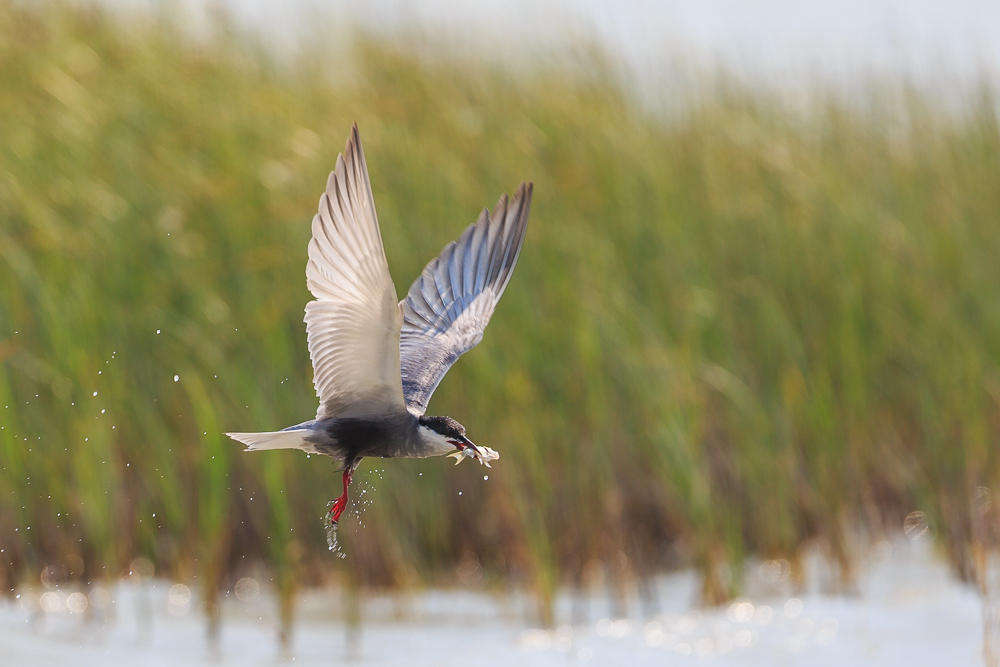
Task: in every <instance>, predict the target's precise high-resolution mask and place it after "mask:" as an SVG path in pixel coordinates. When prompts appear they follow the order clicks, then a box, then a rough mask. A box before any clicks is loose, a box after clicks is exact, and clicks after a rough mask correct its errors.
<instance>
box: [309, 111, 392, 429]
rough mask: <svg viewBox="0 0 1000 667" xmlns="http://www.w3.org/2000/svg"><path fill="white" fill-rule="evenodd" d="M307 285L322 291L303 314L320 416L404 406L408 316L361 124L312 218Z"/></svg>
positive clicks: (338, 161)
mask: <svg viewBox="0 0 1000 667" xmlns="http://www.w3.org/2000/svg"><path fill="white" fill-rule="evenodd" d="M306 283H307V285H308V287H309V291H310V292H311V293H312V294H313V296H315V297H316V300H315V301H310V302H309V303H308V304H306V315H305V323H306V334H307V337H308V341H309V356H310V358H311V359H312V363H313V384H314V385H315V387H316V395H317V396H318V397H319V401H320V406H319V410H318V411H317V413H316V418H317V419H326V418H330V417H338V416H357V415H360V414H367V413H373V414H375V413H381V412H386V411H391V410H393V409H399V410H402V409H403V407H404V400H403V394H402V383H401V379H400V371H399V331H400V327H401V326H402V314H401V312H400V309H399V307H398V305H397V303H396V288H395V287H394V286H393V284H392V277H391V276H390V275H389V265H388V263H387V262H386V260H385V251H384V249H383V247H382V236H381V233H380V231H379V226H378V217H377V215H376V214H375V200H374V198H373V196H372V191H371V182H370V181H369V179H368V167H367V165H366V164H365V155H364V150H363V149H362V146H361V137H360V135H359V134H358V127H357V125H355V126H354V127H353V128H352V130H351V137H350V139H348V141H347V147H346V148H345V149H344V153H343V154H341V155H339V156H338V157H337V165H336V168H335V169H334V171H333V172H331V173H330V177H329V179H328V180H327V183H326V192H324V193H323V196H322V197H320V200H319V212H318V213H317V214H316V216H315V217H314V218H313V222H312V239H311V240H310V241H309V262H308V264H307V265H306Z"/></svg>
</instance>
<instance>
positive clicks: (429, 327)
mask: <svg viewBox="0 0 1000 667" xmlns="http://www.w3.org/2000/svg"><path fill="white" fill-rule="evenodd" d="M532 187H533V186H532V184H531V183H521V185H520V187H518V188H517V192H516V193H514V198H513V200H510V201H508V199H507V195H504V196H502V197H500V201H498V202H497V205H496V208H494V209H493V213H492V215H491V214H490V212H489V211H488V210H485V209H484V210H483V212H482V213H481V214H480V215H479V220H477V221H476V223H475V224H474V225H469V226H468V228H466V230H465V231H464V232H462V236H460V237H459V239H458V241H453V242H452V243H449V244H448V245H446V246H445V248H444V250H442V251H441V254H440V255H438V257H437V259H435V260H433V261H431V262H430V263H429V264H428V265H427V266H426V267H425V268H424V270H423V273H421V274H420V277H419V278H417V280H416V281H415V282H414V283H413V285H412V286H411V287H410V291H409V293H408V294H407V295H406V299H405V300H404V301H403V302H402V303H401V304H400V305H401V306H402V309H403V328H402V331H401V332H400V338H399V354H400V361H401V371H402V380H403V395H404V396H405V397H406V407H407V409H409V411H410V412H412V413H414V414H417V415H422V414H424V413H425V412H426V411H427V403H428V401H430V400H431V394H433V393H434V390H435V389H437V386H438V383H440V382H441V378H443V377H444V375H445V373H447V372H448V369H449V368H451V365H452V364H453V363H455V361H456V360H457V359H458V358H459V357H460V356H462V355H463V354H464V353H466V352H468V351H469V350H471V349H472V348H474V347H475V346H476V345H477V344H478V343H479V341H480V340H482V338H483V331H485V330H486V325H487V324H489V322H490V317H491V316H492V315H493V310H494V309H495V308H496V305H497V302H498V301H499V300H500V296H501V295H502V294H503V291H504V289H505V288H506V287H507V282H508V281H509V280H510V276H511V273H512V272H513V270H514V265H515V264H516V263H517V257H518V255H519V254H520V252H521V243H522V242H523V241H524V232H525V230H526V229H527V226H528V211H529V209H530V208H531V192H532Z"/></svg>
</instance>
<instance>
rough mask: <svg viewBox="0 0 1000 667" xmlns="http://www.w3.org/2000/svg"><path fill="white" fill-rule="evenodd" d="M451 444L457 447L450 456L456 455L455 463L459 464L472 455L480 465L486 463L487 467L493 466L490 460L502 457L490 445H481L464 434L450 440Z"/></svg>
mask: <svg viewBox="0 0 1000 667" xmlns="http://www.w3.org/2000/svg"><path fill="white" fill-rule="evenodd" d="M448 442H450V443H451V444H453V445H455V447H456V448H457V449H456V450H455V451H454V452H452V453H451V454H448V456H454V457H455V465H458V464H459V463H461V462H462V461H464V460H465V459H467V458H469V457H472V458H474V459H476V460H477V461H479V464H480V465H485V466H486V467H487V468H492V467H493V466H491V465H490V461H496V460H497V459H498V458H500V454H499V453H497V452H496V451H495V450H493V449H490V448H489V447H480V446H478V445H476V444H475V443H474V442H472V441H471V440H469V439H468V438H466V437H465V436H464V435H460V436H458V438H457V439H455V440H448Z"/></svg>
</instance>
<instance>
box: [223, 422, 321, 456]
mask: <svg viewBox="0 0 1000 667" xmlns="http://www.w3.org/2000/svg"><path fill="white" fill-rule="evenodd" d="M309 432H310V431H309V429H307V428H300V429H292V430H290V431H270V432H267V433H227V434H226V435H228V436H229V437H230V438H232V439H233V440H235V441H237V442H242V443H243V444H244V445H246V446H247V448H246V449H245V450H243V451H246V452H256V451H260V450H262V449H302V450H304V451H307V452H314V451H316V449H315V447H314V446H313V443H311V442H309V441H308V440H306V439H305V435H306V434H307V433H309Z"/></svg>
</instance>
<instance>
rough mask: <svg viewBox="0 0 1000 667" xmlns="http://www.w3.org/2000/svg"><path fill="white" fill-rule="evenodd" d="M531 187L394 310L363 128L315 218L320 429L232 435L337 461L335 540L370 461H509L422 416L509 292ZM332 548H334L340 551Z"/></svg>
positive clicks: (309, 308)
mask: <svg viewBox="0 0 1000 667" xmlns="http://www.w3.org/2000/svg"><path fill="white" fill-rule="evenodd" d="M531 193H532V184H531V183H521V185H520V186H519V187H518V188H517V192H516V193H515V194H514V197H513V199H508V198H507V195H506V194H505V195H503V196H502V197H500V200H499V201H498V202H497V205H496V207H495V208H494V209H493V212H492V213H490V212H489V211H488V210H486V209H484V210H483V212H482V213H481V214H480V215H479V219H478V220H477V221H476V223H475V224H473V225H469V227H467V228H466V229H465V231H464V232H462V235H461V236H460V237H459V238H458V240H457V241H454V242H452V243H449V244H448V245H447V246H445V248H444V250H442V251H441V254H440V255H438V257H437V258H436V259H434V260H432V261H431V262H430V263H429V264H428V265H427V266H426V267H425V268H424V270H423V272H422V273H421V274H420V277H419V278H417V280H416V281H415V282H414V283H413V285H412V286H411V287H410V291H409V293H408V294H407V295H406V298H405V299H403V300H402V301H399V302H397V300H396V299H397V297H396V288H395V287H394V286H393V284H392V277H391V276H390V275H389V265H388V264H387V262H386V260H385V251H384V250H383V248H382V236H381V232H380V231H379V226H378V217H377V216H376V215H375V201H374V199H373V197H372V188H371V182H370V181H369V180H368V167H367V166H366V164H365V154H364V151H363V150H362V149H361V137H360V136H359V135H358V126H357V125H356V124H355V125H354V127H353V128H352V130H351V136H350V138H349V139H348V141H347V147H346V148H345V149H344V153H343V154H342V155H339V156H338V157H337V167H336V169H335V170H334V171H333V172H332V173H331V174H330V178H329V179H328V180H327V182H326V192H324V193H323V196H322V197H320V200H319V213H317V214H316V217H314V218H313V222H312V240H311V241H309V262H308V264H307V265H306V279H307V280H306V283H307V285H308V287H309V291H310V292H312V295H313V296H314V297H316V300H315V301H310V302H309V303H307V304H306V316H305V323H306V336H307V338H308V341H309V356H310V358H311V359H312V364H313V384H314V385H315V387H316V394H317V396H319V409H318V410H317V411H316V419H314V420H312V421H307V422H303V423H301V424H299V425H297V426H290V427H289V428H286V429H284V430H281V431H274V432H270V433H227V434H226V435H228V436H229V437H230V438H233V439H234V440H237V441H239V442H241V443H243V444H245V445H246V451H258V450H262V449H301V450H303V451H306V452H310V453H315V454H325V455H327V456H331V457H333V458H334V459H335V460H336V461H337V463H338V464H339V465H340V466H342V468H343V482H344V491H343V493H342V494H341V496H340V497H339V498H337V500H335V501H334V502H333V504H332V505H331V507H330V511H329V522H330V524H329V525H330V528H331V530H335V529H336V526H337V522H338V521H339V520H340V515H341V514H342V513H343V511H344V508H345V507H347V489H348V487H349V486H350V484H351V478H352V476H353V475H354V471H355V470H356V469H357V467H358V464H359V463H360V462H361V459H362V458H364V457H365V456H372V457H375V456H379V457H383V458H390V457H397V456H400V457H416V458H423V457H428V456H441V455H443V454H449V455H451V456H454V457H455V458H456V459H457V460H456V464H457V463H461V462H462V461H463V460H465V458H466V457H472V458H475V459H476V460H478V461H479V462H480V463H482V464H486V465H487V466H489V462H490V461H493V460H495V459H498V458H500V455H499V454H498V453H497V452H495V451H494V450H492V449H490V448H489V447H481V446H477V445H475V444H473V442H472V441H471V440H469V438H467V437H466V435H465V427H464V426H462V425H461V424H459V423H458V422H457V421H455V420H454V419H452V418H451V417H431V416H428V415H426V414H424V413H425V412H426V411H427V402H428V401H430V398H431V394H433V393H434V390H435V389H436V388H437V386H438V383H440V382H441V378H443V377H444V375H445V373H447V372H448V369H449V368H451V365H452V364H453V363H455V361H456V360H457V359H458V358H459V357H460V356H462V355H463V354H464V353H466V352H468V351H469V350H471V349H472V348H473V347H475V346H476V344H478V343H479V341H480V340H482V337H483V331H484V330H485V329H486V325H487V324H489V321H490V316H491V315H493V311H494V309H495V308H496V306H497V302H498V301H499V300H500V296H501V295H502V294H503V291H504V288H506V287H507V283H508V282H509V281H510V276H511V273H512V272H513V271H514V265H515V264H516V263H517V257H518V255H519V254H520V252H521V244H522V242H523V241H524V232H525V230H526V229H527V225H528V210H529V209H530V208H531ZM334 544H335V541H332V542H331V545H330V546H331V549H333V548H334Z"/></svg>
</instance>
